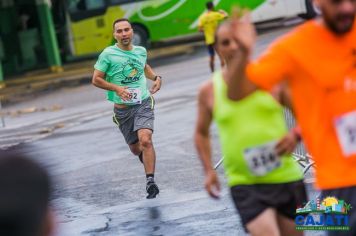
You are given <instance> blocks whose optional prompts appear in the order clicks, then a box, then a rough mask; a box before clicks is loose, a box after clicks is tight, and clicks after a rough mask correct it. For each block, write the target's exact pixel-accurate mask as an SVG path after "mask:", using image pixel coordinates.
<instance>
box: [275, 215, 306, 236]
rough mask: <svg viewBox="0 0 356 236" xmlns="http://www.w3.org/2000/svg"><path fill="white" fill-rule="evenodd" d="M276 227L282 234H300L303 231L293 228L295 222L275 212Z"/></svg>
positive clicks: (286, 235)
mask: <svg viewBox="0 0 356 236" xmlns="http://www.w3.org/2000/svg"><path fill="white" fill-rule="evenodd" d="M277 221H278V227H279V229H280V232H281V235H282V236H289V235H290V236H302V235H303V232H302V231H298V230H296V229H295V222H294V220H292V219H289V218H287V217H285V216H283V215H281V214H277Z"/></svg>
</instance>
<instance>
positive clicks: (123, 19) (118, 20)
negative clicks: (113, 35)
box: [112, 18, 131, 29]
mask: <svg viewBox="0 0 356 236" xmlns="http://www.w3.org/2000/svg"><path fill="white" fill-rule="evenodd" d="M122 21H127V22H129V24H130V25H131V22H130V21H129V19H127V18H120V19H116V20H115V21H114V23H112V28H113V29H115V25H116V23H118V22H122Z"/></svg>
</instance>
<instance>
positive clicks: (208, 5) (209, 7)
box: [206, 1, 214, 10]
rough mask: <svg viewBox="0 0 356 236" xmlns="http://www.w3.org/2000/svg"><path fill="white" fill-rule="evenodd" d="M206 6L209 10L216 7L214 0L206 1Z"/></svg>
mask: <svg viewBox="0 0 356 236" xmlns="http://www.w3.org/2000/svg"><path fill="white" fill-rule="evenodd" d="M206 8H207V9H208V10H213V9H214V3H213V2H212V1H209V2H207V3H206Z"/></svg>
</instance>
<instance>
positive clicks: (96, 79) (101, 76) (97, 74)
mask: <svg viewBox="0 0 356 236" xmlns="http://www.w3.org/2000/svg"><path fill="white" fill-rule="evenodd" d="M92 84H93V85H94V86H96V87H98V88H102V89H105V90H110V91H115V92H116V94H117V95H118V96H120V97H121V98H122V99H123V100H125V101H126V100H129V99H130V93H129V92H128V91H127V89H126V88H127V87H121V86H118V85H116V84H113V83H109V82H107V81H106V80H105V73H104V72H102V71H100V70H94V73H93V78H92Z"/></svg>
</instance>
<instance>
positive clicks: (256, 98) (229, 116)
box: [213, 71, 303, 186]
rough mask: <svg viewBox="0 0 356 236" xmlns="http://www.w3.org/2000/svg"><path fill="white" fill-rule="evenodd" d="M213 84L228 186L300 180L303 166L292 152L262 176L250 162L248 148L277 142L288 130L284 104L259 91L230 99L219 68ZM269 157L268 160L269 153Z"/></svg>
mask: <svg viewBox="0 0 356 236" xmlns="http://www.w3.org/2000/svg"><path fill="white" fill-rule="evenodd" d="M213 84H214V108H213V118H214V120H215V122H216V124H217V127H218V132H219V136H220V143H221V145H222V152H223V155H224V166H225V172H226V175H227V177H228V184H229V186H236V185H251V184H277V183H288V182H293V181H297V180H301V179H302V178H303V174H302V172H301V169H300V168H299V166H298V164H297V163H296V162H295V161H294V160H293V158H292V156H290V155H288V156H283V157H281V158H280V159H279V158H278V159H277V160H280V162H279V166H278V167H277V166H275V167H274V168H273V170H270V172H268V173H265V174H263V175H257V174H256V173H255V172H254V171H256V170H255V166H254V165H252V164H255V163H254V162H251V161H250V160H251V159H249V158H251V155H250V156H247V153H248V151H246V150H247V149H249V148H253V147H257V146H260V145H264V144H266V143H270V142H272V141H278V140H279V139H280V138H282V137H283V136H284V135H285V134H286V133H287V131H288V130H287V126H286V123H285V120H284V116H283V107H282V106H281V105H280V104H279V103H278V102H277V101H276V100H275V99H274V98H273V97H272V95H271V94H269V93H267V92H264V91H260V90H257V91H256V92H254V93H252V94H250V95H249V96H247V97H245V98H244V99H242V100H239V101H232V100H229V99H228V98H227V85H226V83H225V81H224V80H223V77H222V74H221V72H220V71H219V72H216V73H215V74H214V77H213ZM253 158H254V157H253ZM258 160H259V161H260V162H258V163H259V164H261V163H262V161H261V160H263V163H264V165H266V166H267V165H269V164H266V163H268V162H265V157H263V158H262V159H258ZM266 160H269V159H268V156H267V159H266ZM271 160H272V159H271ZM251 165H252V166H253V168H254V169H253V170H252V169H251ZM257 167H258V165H257ZM263 168H265V167H263Z"/></svg>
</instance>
